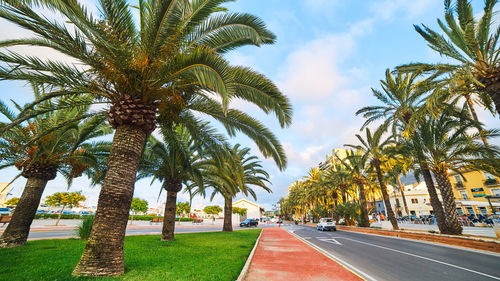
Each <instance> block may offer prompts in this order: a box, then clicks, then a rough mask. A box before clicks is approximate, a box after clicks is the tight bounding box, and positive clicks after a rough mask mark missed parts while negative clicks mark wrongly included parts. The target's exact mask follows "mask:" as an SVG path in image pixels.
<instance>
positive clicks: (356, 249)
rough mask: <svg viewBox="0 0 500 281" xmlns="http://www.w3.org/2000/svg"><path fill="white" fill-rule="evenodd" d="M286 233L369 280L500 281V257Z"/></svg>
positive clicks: (351, 236)
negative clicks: (300, 239)
mask: <svg viewBox="0 0 500 281" xmlns="http://www.w3.org/2000/svg"><path fill="white" fill-rule="evenodd" d="M285 227H286V229H287V230H288V231H290V232H291V233H293V234H295V235H297V236H298V237H300V238H302V239H304V240H306V241H308V242H309V243H311V244H313V245H314V246H316V247H318V248H320V249H322V250H323V251H325V252H326V253H327V254H328V255H329V256H331V257H334V258H335V259H337V260H338V261H340V262H341V263H344V265H347V266H348V267H350V268H351V269H353V270H354V271H356V272H358V273H359V274H360V275H362V276H363V277H365V278H366V279H367V280H379V281H382V280H384V281H386V280H387V281H391V280H394V281H396V280H405V281H411V280H453V281H459V280H474V281H480V280H500V255H498V254H486V253H481V252H476V251H468V250H463V249H460V248H452V247H446V246H441V245H437V244H430V243H421V242H418V241H411V240H405V239H397V238H392V237H382V236H374V235H367V234H361V233H357V232H350V231H340V230H338V231H324V232H323V231H318V230H316V228H315V227H312V226H302V225H298V226H297V225H292V224H286V225H285Z"/></svg>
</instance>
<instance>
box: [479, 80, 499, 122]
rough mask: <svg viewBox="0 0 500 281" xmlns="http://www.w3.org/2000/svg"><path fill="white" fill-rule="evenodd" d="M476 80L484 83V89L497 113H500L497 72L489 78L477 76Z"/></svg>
mask: <svg viewBox="0 0 500 281" xmlns="http://www.w3.org/2000/svg"><path fill="white" fill-rule="evenodd" d="M478 80H479V81H480V82H481V83H483V84H484V86H485V87H484V90H486V92H487V93H488V94H489V95H490V97H491V99H492V100H493V103H494V104H495V108H496V110H497V113H498V114H499V115H500V77H499V75H498V73H497V75H494V76H492V77H489V78H486V77H479V79H478Z"/></svg>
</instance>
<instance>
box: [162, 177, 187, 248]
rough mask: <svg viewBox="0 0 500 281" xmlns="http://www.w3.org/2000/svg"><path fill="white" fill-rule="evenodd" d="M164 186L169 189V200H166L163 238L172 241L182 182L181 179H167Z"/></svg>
mask: <svg viewBox="0 0 500 281" xmlns="http://www.w3.org/2000/svg"><path fill="white" fill-rule="evenodd" d="M163 188H164V189H165V190H166V191H167V201H166V202H165V217H164V219H163V228H162V230H161V240H162V241H171V240H174V231H175V214H176V212H177V205H176V204H177V193H178V192H179V191H181V188H182V182H181V181H180V180H165V182H164V183H163Z"/></svg>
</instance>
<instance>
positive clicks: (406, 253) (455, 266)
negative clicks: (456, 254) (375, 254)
mask: <svg viewBox="0 0 500 281" xmlns="http://www.w3.org/2000/svg"><path fill="white" fill-rule="evenodd" d="M337 238H343V239H347V240H351V241H354V242H358V243H361V244H365V245H369V246H373V247H377V248H381V249H385V250H388V251H393V252H396V253H400V254H405V255H408V256H412V257H416V258H420V259H424V260H428V261H432V262H435V263H440V264H444V265H447V266H450V267H454V268H458V269H462V270H465V271H469V272H472V273H476V274H479V275H483V276H486V277H490V278H493V279H496V280H500V277H496V276H493V275H489V274H486V273H482V272H479V271H476V270H473V269H468V268H465V267H461V266H458V265H454V264H451V263H447V262H444V261H440V260H435V259H431V258H428V257H423V256H419V255H415V254H412V253H408V252H403V251H400V250H396V249H392V248H388V247H384V246H379V245H375V244H371V243H367V242H363V241H359V240H356V239H352V238H347V237H337Z"/></svg>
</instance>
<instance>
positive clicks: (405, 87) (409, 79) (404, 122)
mask: <svg viewBox="0 0 500 281" xmlns="http://www.w3.org/2000/svg"><path fill="white" fill-rule="evenodd" d="M419 73H420V72H418V71H415V72H412V73H409V74H404V75H403V74H402V73H399V74H398V76H397V78H396V79H394V78H393V76H392V74H391V73H390V71H389V70H386V74H385V75H386V78H385V81H380V84H381V86H382V89H383V91H382V92H380V91H377V90H374V91H373V94H374V96H375V97H376V98H377V99H378V100H379V101H380V102H382V104H383V105H381V106H368V107H364V108H362V109H360V110H359V111H358V112H357V113H356V114H363V116H364V117H365V118H367V120H366V122H365V124H364V126H367V125H368V124H370V123H372V122H373V121H375V120H377V119H381V118H385V119H386V120H385V122H384V125H389V124H391V125H392V132H393V135H394V137H395V138H396V139H397V140H398V143H399V142H404V143H405V145H406V147H407V148H408V149H404V153H403V155H404V157H413V158H412V159H414V163H416V166H415V168H416V170H417V173H421V174H422V176H423V178H424V181H425V185H426V187H427V191H428V192H429V196H430V198H431V206H432V209H433V211H434V214H435V216H436V220H437V222H438V226H439V231H440V232H441V233H446V232H447V231H448V230H447V227H446V221H445V217H444V210H443V206H442V204H441V201H440V200H439V197H438V195H437V191H436V187H435V185H434V181H433V179H432V175H431V173H430V171H429V168H428V167H427V165H426V162H425V159H424V155H423V152H422V151H423V148H422V145H421V143H419V136H418V131H416V130H415V126H416V124H417V121H418V120H420V119H421V118H422V116H425V115H426V113H427V112H426V109H427V107H425V97H426V96H425V94H426V90H428V85H426V84H427V83H424V85H422V86H421V84H422V83H423V82H422V81H416V78H417V77H418V75H419ZM401 132H403V134H402V135H404V138H402V139H400V138H399V135H401ZM409 147H411V148H409Z"/></svg>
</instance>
